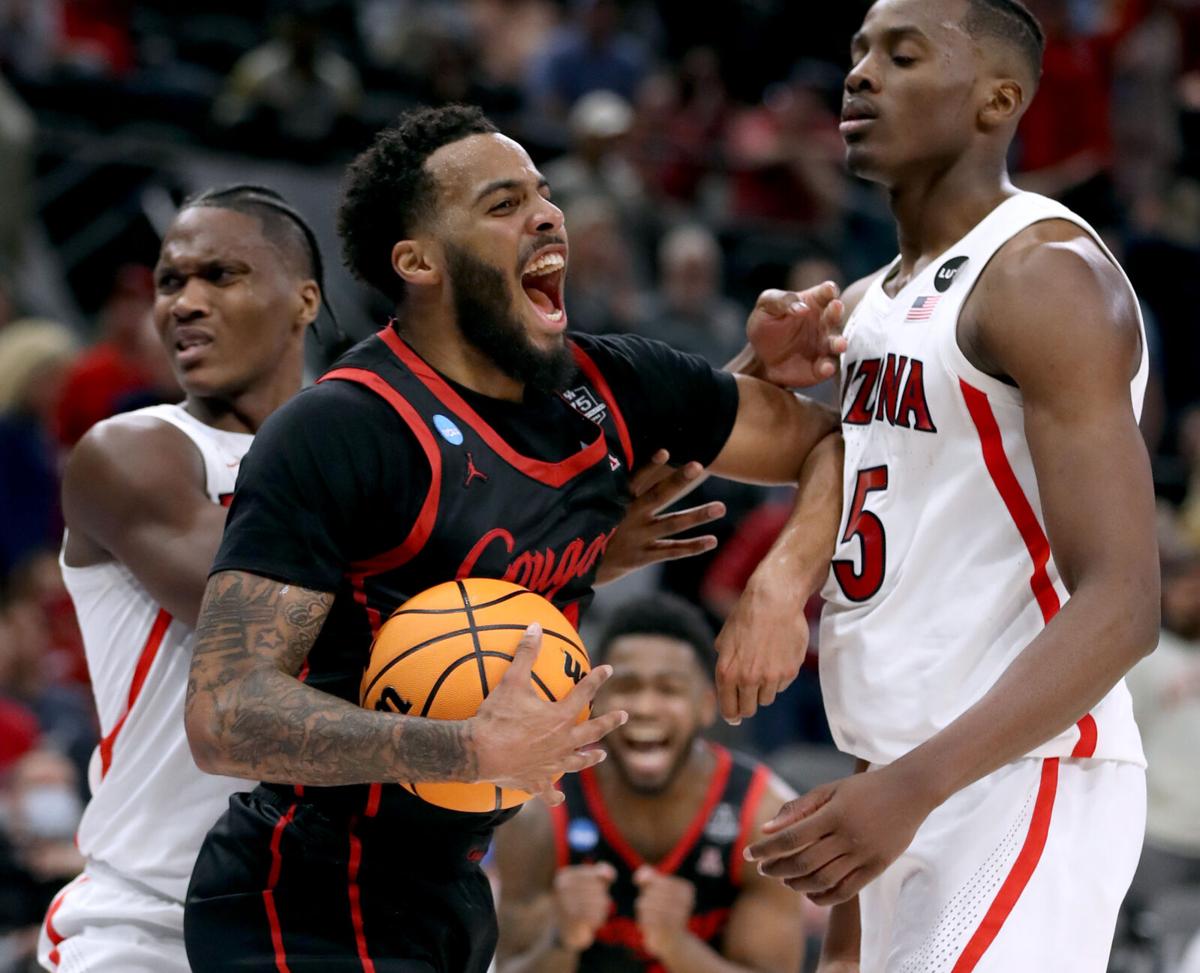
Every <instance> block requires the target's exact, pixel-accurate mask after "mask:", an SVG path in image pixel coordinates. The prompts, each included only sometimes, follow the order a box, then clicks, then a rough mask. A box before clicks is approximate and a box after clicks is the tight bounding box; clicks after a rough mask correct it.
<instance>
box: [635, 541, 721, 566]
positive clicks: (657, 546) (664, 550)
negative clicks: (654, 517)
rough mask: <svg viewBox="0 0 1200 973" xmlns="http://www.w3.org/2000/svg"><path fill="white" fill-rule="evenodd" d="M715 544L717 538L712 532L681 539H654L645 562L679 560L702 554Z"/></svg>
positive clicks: (654, 562) (655, 562)
mask: <svg viewBox="0 0 1200 973" xmlns="http://www.w3.org/2000/svg"><path fill="white" fill-rule="evenodd" d="M716 546H717V539H716V538H715V537H714V536H713V535H712V534H705V535H703V536H702V537H685V538H683V539H682V540H674V541H662V540H660V541H655V542H654V544H653V545H652V547H651V550H650V554H651V557H650V558H649V559H648V560H647V562H646V563H647V564H657V563H658V562H659V561H679V560H681V559H683V558H685V557H695V556H696V555H697V554H704V553H705V552H706V551H711V550H712V549H713V548H715V547H716Z"/></svg>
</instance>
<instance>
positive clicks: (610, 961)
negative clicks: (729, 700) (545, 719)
mask: <svg viewBox="0 0 1200 973" xmlns="http://www.w3.org/2000/svg"><path fill="white" fill-rule="evenodd" d="M712 643H713V636H712V632H711V631H710V630H709V628H708V623H707V622H706V621H705V620H704V616H703V615H702V614H701V613H700V611H699V609H697V608H695V607H693V606H692V605H689V604H688V603H687V602H685V601H682V600H680V599H677V598H674V597H672V596H670V595H656V596H654V597H652V598H646V599H644V600H640V601H635V602H631V603H629V604H627V605H625V606H623V607H622V608H620V609H618V611H617V612H616V613H615V614H614V616H613V617H612V618H611V619H610V620H609V622H608V625H607V627H606V629H605V632H604V634H603V636H602V637H601V639H600V641H599V644H598V645H597V647H596V649H595V651H594V652H593V655H594V657H595V659H596V661H604V662H606V663H608V664H609V665H611V666H612V667H613V677H612V679H610V680H609V681H608V682H607V683H606V684H605V685H604V688H603V689H601V690H600V692H599V694H598V695H597V697H596V704H595V711H596V712H604V711H607V710H611V709H622V710H625V711H626V712H628V713H629V722H628V723H626V724H625V725H624V726H622V727H620V728H619V729H618V730H616V731H614V732H613V733H611V734H610V735H609V736H608V737H607V738H606V739H605V748H606V749H607V751H608V755H609V759H608V760H606V761H605V762H604V763H601V764H599V765H597V766H596V767H594V768H590V769H588V770H585V771H583V773H581V774H578V775H571V776H569V777H564V778H563V782H562V789H563V793H564V794H565V795H566V801H565V802H564V803H563V804H560V805H559V806H558V807H555V808H547V807H545V806H544V805H542V804H540V803H538V802H532V803H530V804H529V805H528V806H527V807H525V808H524V809H523V810H522V811H521V813H520V814H518V815H517V816H516V818H514V819H513V820H512V821H510V822H509V823H508V824H506V825H504V827H502V828H501V829H500V830H499V831H498V832H497V834H496V861H497V864H498V865H499V869H500V890H501V891H500V945H499V951H498V960H499V971H500V973H589V971H594V973H624V971H629V973H634V971H647V970H648V971H658V973H664V971H678V973H708V971H714V973H717V971H719V973H734V971H744V970H764V971H765V970H772V971H778V973H796V971H797V970H799V969H800V967H801V961H802V959H803V952H804V939H803V937H804V933H803V930H802V928H801V916H800V905H799V903H800V899H799V897H798V896H796V895H794V894H793V893H792V892H790V891H789V890H788V889H787V888H785V887H784V886H783V885H781V884H780V883H778V882H775V881H773V880H772V879H769V878H767V877H765V876H763V875H760V874H759V872H758V871H757V869H755V868H754V867H753V866H752V865H751V864H750V863H748V862H747V861H746V860H745V859H744V858H743V857H742V850H743V849H744V848H745V847H746V843H747V841H748V840H749V838H750V836H751V835H757V834H758V832H759V829H760V828H761V826H762V825H763V824H764V823H765V822H766V821H768V820H770V819H771V818H772V817H774V815H775V814H776V813H777V812H778V810H779V808H780V807H781V806H782V804H783V802H784V801H786V800H788V799H789V798H791V797H794V796H795V794H794V792H793V791H792V790H791V788H789V787H788V786H787V785H786V784H784V783H783V782H782V781H781V780H779V778H778V777H776V776H775V775H774V774H772V773H771V771H770V770H769V769H768V768H767V767H766V766H764V765H763V764H760V763H756V762H754V761H752V760H750V759H749V758H746V757H743V756H741V755H739V754H732V753H730V752H729V751H728V750H726V749H724V748H723V747H720V746H718V745H716V744H712V743H708V742H706V741H704V740H702V739H701V738H700V733H701V731H702V730H703V729H704V728H705V727H707V726H709V725H711V724H712V722H713V720H714V719H716V715H717V698H716V689H715V686H714V685H713V663H714V661H715V658H716V657H715V654H714V653H713V645H712Z"/></svg>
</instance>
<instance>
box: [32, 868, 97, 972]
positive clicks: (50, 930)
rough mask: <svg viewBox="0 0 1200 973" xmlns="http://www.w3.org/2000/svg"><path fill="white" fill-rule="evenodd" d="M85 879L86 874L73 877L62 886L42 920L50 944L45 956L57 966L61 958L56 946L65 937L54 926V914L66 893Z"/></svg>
mask: <svg viewBox="0 0 1200 973" xmlns="http://www.w3.org/2000/svg"><path fill="white" fill-rule="evenodd" d="M87 880H88V877H87V876H86V875H80V876H79V878H77V879H75V881H73V882H69V883H68V884H67V885H66V886H64V887H63V889H62V890H61V891H60V892H59V893H58V895H56V896H55V897H54V901H53V902H51V903H50V908H48V909H47V910H46V918H45V919H44V920H42V921H43V924H44V925H45V927H46V938H47V939H49V940H50V945H51V947H52V948H51V950H50V952H49V953H48V954H47V956H46V958H47V959H48V960H50V962H51V963H53V964H54V965H55V966H58V964H59V961H60V960H61V957H60V956H59V953H58V947H59V946H61V945H62V944H63V943H64V942H66V941H67V937H66V936H64V935H63V934H62V933H60V932H59V931H58V930H57V929H55V928H54V914H55V913H56V912H58V910H59V909H60V908H62V904H63V902H64V901H66V898H67V893H68V892H70V891H71V889H73V888H75V887H76V886H77V885H82V884H83V883H84V882H86V881H87Z"/></svg>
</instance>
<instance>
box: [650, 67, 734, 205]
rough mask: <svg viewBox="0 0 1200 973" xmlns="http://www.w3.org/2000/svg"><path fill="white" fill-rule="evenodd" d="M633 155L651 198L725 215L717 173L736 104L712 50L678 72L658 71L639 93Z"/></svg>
mask: <svg viewBox="0 0 1200 973" xmlns="http://www.w3.org/2000/svg"><path fill="white" fill-rule="evenodd" d="M635 105H636V116H635V120H634V125H633V130H632V132H631V135H630V143H631V144H630V154H631V157H632V159H633V161H634V164H635V165H636V166H637V167H638V170H639V172H640V173H641V176H642V181H643V183H644V184H645V185H646V187H647V189H648V191H650V192H651V193H652V194H654V195H656V196H658V197H660V198H662V199H665V200H666V201H669V202H672V203H674V204H675V205H676V207H677V208H678V209H679V210H680V211H681V212H687V210H686V209H685V207H690V206H693V205H697V204H698V205H699V206H700V207H701V209H702V211H703V212H704V214H705V215H706V216H708V217H711V218H716V217H718V216H720V215H721V213H720V207H721V203H720V201H719V200H718V199H716V197H718V196H719V195H720V193H719V191H718V189H719V186H718V183H717V180H716V172H717V170H718V168H719V165H720V151H719V147H720V145H721V142H722V141H723V139H724V133H725V126H726V124H727V123H728V120H729V117H730V114H731V112H732V110H733V109H732V104H731V102H730V100H729V94H728V92H727V90H726V87H725V80H724V78H722V77H721V67H720V63H719V62H718V60H717V55H716V52H715V51H713V50H712V48H708V47H698V48H694V49H693V50H691V51H689V52H688V53H687V54H686V55H685V56H684V58H683V61H682V62H681V64H680V65H679V70H678V72H677V73H676V72H672V71H659V72H657V73H655V74H653V75H651V76H650V77H648V78H647V79H646V80H645V81H644V82H643V83H642V85H641V87H640V88H639V89H638V94H637V99H636V101H635Z"/></svg>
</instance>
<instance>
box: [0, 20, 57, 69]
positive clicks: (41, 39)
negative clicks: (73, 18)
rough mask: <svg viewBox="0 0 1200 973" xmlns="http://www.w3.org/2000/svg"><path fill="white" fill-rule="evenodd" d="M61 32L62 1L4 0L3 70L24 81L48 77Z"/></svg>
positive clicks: (0, 47)
mask: <svg viewBox="0 0 1200 973" xmlns="http://www.w3.org/2000/svg"><path fill="white" fill-rule="evenodd" d="M61 34H62V4H61V3H60V2H59V0H0V70H3V71H5V72H7V73H10V74H11V75H12V76H13V77H15V78H17V79H18V80H21V81H39V80H45V79H46V78H47V77H48V76H49V74H50V72H51V70H52V69H53V67H54V64H55V61H56V59H57V56H58V49H59V45H60V42H61Z"/></svg>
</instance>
